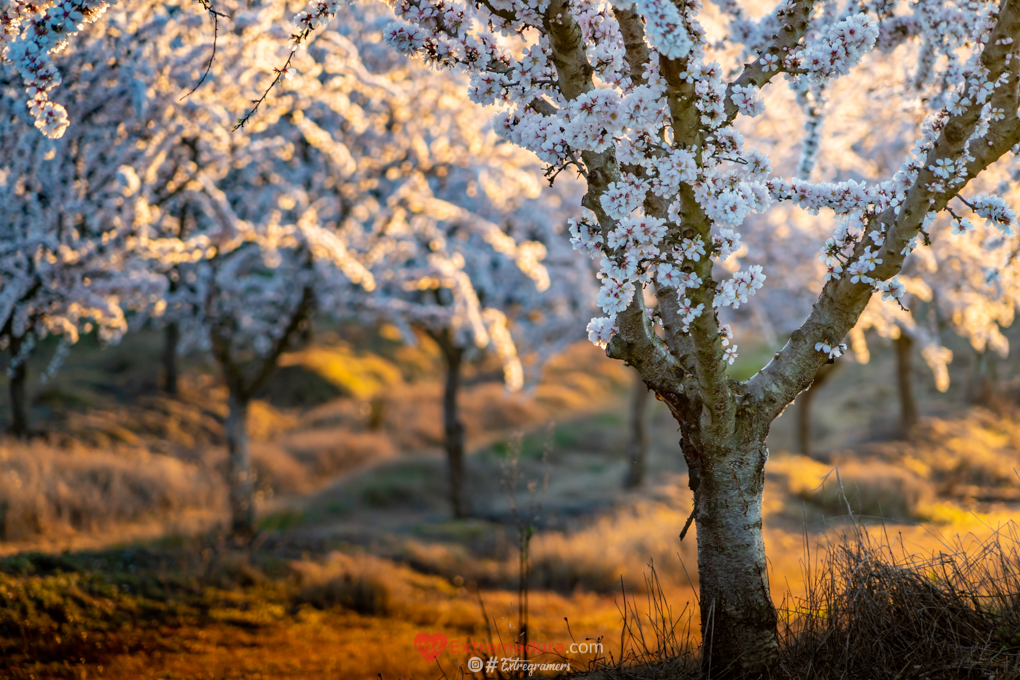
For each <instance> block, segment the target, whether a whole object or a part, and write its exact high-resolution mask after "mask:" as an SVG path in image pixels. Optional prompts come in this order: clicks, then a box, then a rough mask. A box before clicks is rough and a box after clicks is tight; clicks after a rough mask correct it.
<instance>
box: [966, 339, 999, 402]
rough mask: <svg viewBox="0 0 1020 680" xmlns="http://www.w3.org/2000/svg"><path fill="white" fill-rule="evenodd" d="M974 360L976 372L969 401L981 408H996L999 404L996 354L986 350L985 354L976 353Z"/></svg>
mask: <svg viewBox="0 0 1020 680" xmlns="http://www.w3.org/2000/svg"><path fill="white" fill-rule="evenodd" d="M975 354H976V356H975V360H974V372H973V373H972V374H971V379H970V385H969V387H968V390H967V392H968V394H967V397H968V401H970V402H971V403H973V404H977V405H979V406H985V407H987V408H994V407H995V406H996V405H997V403H998V397H999V385H998V382H999V381H998V370H997V369H998V366H997V364H996V361H995V352H993V351H992V350H989V349H986V350H985V351H984V352H976V353H975Z"/></svg>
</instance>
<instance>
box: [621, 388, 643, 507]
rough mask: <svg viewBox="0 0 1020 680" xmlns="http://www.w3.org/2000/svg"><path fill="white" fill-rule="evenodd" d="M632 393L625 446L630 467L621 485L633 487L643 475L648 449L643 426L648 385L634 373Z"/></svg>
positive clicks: (639, 483) (636, 485) (640, 480)
mask: <svg viewBox="0 0 1020 680" xmlns="http://www.w3.org/2000/svg"><path fill="white" fill-rule="evenodd" d="M633 392H634V393H633V395H632V397H631V403H630V443H629V444H628V446H627V459H628V460H629V461H630V467H629V469H628V470H627V479H626V480H624V483H623V486H624V488H627V489H634V488H637V487H639V486H641V482H642V480H643V479H644V476H645V457H646V453H647V451H648V431H647V428H646V427H645V420H646V415H647V413H648V392H649V390H648V386H647V385H645V381H644V380H642V379H641V376H640V374H638V373H637V372H635V373H634V387H633Z"/></svg>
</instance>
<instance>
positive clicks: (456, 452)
mask: <svg viewBox="0 0 1020 680" xmlns="http://www.w3.org/2000/svg"><path fill="white" fill-rule="evenodd" d="M439 344H440V346H441V347H442V349H443V356H444V358H445V359H446V388H445V389H444V390H443V429H444V435H445V444H446V460H447V464H448V466H449V474H450V505H451V507H452V509H453V516H454V517H456V518H457V519H463V518H465V517H470V516H471V501H470V499H469V498H468V492H467V489H466V487H465V484H464V425H463V424H462V423H461V422H460V414H459V412H458V409H457V393H458V392H459V391H460V364H461V360H462V359H463V357H464V350H463V349H461V348H460V347H457V346H455V345H454V344H453V343H452V342H451V341H450V340H449V339H448V338H446V339H444V341H443V342H440V343H439Z"/></svg>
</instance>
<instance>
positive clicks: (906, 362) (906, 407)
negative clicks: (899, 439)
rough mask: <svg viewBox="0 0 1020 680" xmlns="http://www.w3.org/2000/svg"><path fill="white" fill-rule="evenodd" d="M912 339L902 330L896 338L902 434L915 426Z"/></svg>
mask: <svg viewBox="0 0 1020 680" xmlns="http://www.w3.org/2000/svg"><path fill="white" fill-rule="evenodd" d="M913 359H914V340H913V338H911V337H910V336H908V335H907V334H906V333H904V332H902V331H901V332H900V337H898V338H896V378H897V380H898V382H899V387H900V429H901V430H902V432H903V434H904V435H908V434H910V432H911V431H912V430H913V429H914V428H915V427H916V426H917V420H918V416H917V401H916V400H915V399H914V368H913Z"/></svg>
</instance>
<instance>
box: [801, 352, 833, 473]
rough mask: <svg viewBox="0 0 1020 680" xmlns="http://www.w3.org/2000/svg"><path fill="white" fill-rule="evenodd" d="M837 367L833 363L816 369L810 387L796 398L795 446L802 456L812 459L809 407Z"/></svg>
mask: <svg viewBox="0 0 1020 680" xmlns="http://www.w3.org/2000/svg"><path fill="white" fill-rule="evenodd" d="M838 365H839V364H837V363H835V362H833V363H831V364H823V365H822V367H821V368H819V369H818V372H817V373H815V379H814V381H813V382H812V383H811V387H809V388H808V389H806V390H804V391H803V392H801V393H800V395H799V396H798V397H797V445H798V448H799V449H800V454H801V455H802V456H808V457H809V458H810V457H812V451H811V430H812V428H811V406H812V404H813V403H814V400H815V394H817V390H818V389H820V388H821V387H822V386H823V385H825V383H827V382H828V381H829V378H830V376H832V374H833V373H834V372H835V370H836V366H838Z"/></svg>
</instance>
